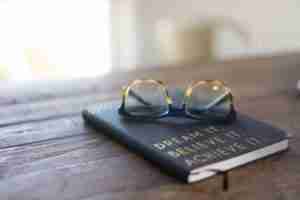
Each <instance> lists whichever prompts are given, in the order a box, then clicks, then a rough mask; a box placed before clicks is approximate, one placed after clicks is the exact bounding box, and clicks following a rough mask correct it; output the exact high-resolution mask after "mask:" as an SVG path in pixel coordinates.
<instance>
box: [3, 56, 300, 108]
mask: <svg viewBox="0 0 300 200" xmlns="http://www.w3.org/2000/svg"><path fill="white" fill-rule="evenodd" d="M299 60H300V57H299V53H298V52H295V53H289V54H280V55H274V56H261V57H250V58H241V59H235V60H231V61H225V62H216V63H211V64H202V65H200V66H172V67H168V66H165V67H153V68H147V69H138V70H135V71H130V72H114V73H112V74H109V75H106V76H103V77H97V78H89V79H80V80H69V81H38V82H37V81H35V82H26V83H15V82H11V83H10V82H5V83H3V84H0V106H8V105H17V104H22V103H32V102H37V101H44V100H50V99H52V100H54V99H57V98H65V97H77V96H82V95H86V96H89V95H91V94H95V93H105V92H108V91H113V90H119V88H120V87H121V86H122V85H124V84H126V83H128V81H129V80H133V79H136V78H155V79H160V80H164V81H166V82H172V83H174V82H175V83H176V82H178V80H180V79H181V80H185V81H184V83H186V84H188V83H189V82H190V81H191V80H198V79H223V80H226V81H227V82H229V83H231V82H232V83H234V81H232V80H236V81H237V82H248V81H252V82H253V83H254V82H256V83H260V84H261V86H262V87H265V86H266V85H265V84H266V83H268V82H269V83H271V82H272V81H273V83H274V84H275V85H276V84H277V85H279V87H280V85H285V84H282V83H292V86H295V80H296V79H297V78H298V77H297V74H299V69H298V68H299V67H297V66H299V62H300V61H299ZM258 72H259V73H258ZM295 72H298V73H295ZM171 74H172V75H171ZM282 74H286V75H287V74H288V77H289V78H287V76H281V75H282ZM280 76H281V77H280ZM277 77H279V78H281V79H282V78H283V79H282V80H278V79H277ZM274 80H276V81H274ZM270 81H271V82H270Z"/></svg>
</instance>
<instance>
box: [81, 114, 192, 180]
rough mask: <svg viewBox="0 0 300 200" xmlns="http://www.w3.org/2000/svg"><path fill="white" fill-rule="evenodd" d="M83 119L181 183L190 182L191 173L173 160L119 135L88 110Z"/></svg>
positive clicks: (123, 135)
mask: <svg viewBox="0 0 300 200" xmlns="http://www.w3.org/2000/svg"><path fill="white" fill-rule="evenodd" d="M82 117H83V119H84V120H85V122H86V123H87V124H88V125H90V126H92V127H93V128H95V129H96V130H99V131H102V132H103V133H104V134H106V135H107V136H109V137H112V138H113V139H115V140H117V141H119V142H120V143H122V144H124V145H126V146H127V147H128V148H129V149H130V150H132V151H133V152H137V153H138V154H140V155H141V156H143V157H144V158H145V159H146V160H149V161H151V162H152V163H154V164H158V165H159V166H160V168H161V169H162V170H164V171H165V172H166V173H168V174H170V175H173V176H175V177H177V178H178V179H180V180H181V181H184V182H186V183H187V182H188V176H189V171H187V170H185V169H182V168H180V167H179V166H174V165H172V164H171V163H173V162H172V160H168V159H167V158H165V157H164V156H162V155H161V154H160V153H158V152H156V151H154V150H152V149H150V148H146V147H145V146H144V145H142V144H140V143H138V142H136V141H135V140H134V139H133V138H131V137H130V136H128V135H126V136H125V134H118V133H121V132H122V131H121V130H118V128H116V127H112V126H110V125H109V124H108V123H106V122H105V121H101V120H100V119H99V118H97V119H96V118H95V117H93V115H91V114H90V113H89V112H88V111H86V110H84V111H83V112H82Z"/></svg>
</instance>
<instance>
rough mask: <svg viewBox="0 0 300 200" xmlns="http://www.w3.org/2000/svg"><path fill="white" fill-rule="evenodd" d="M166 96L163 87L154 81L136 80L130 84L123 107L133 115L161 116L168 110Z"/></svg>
mask: <svg viewBox="0 0 300 200" xmlns="http://www.w3.org/2000/svg"><path fill="white" fill-rule="evenodd" d="M166 96H167V94H166V91H165V89H164V87H163V86H162V85H160V84H159V83H157V82H156V81H152V80H144V81H138V82H136V83H134V84H133V85H131V86H130V88H129V91H128V96H127V98H126V99H125V107H124V108H125V111H126V112H127V113H128V114H130V115H133V116H145V117H157V116H161V115H163V114H165V113H167V112H168V110H169V106H168V103H167V101H166Z"/></svg>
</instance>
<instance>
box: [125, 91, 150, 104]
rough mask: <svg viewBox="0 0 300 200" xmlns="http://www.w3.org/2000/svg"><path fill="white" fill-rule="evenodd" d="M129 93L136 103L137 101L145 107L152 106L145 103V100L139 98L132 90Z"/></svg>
mask: <svg viewBox="0 0 300 200" xmlns="http://www.w3.org/2000/svg"><path fill="white" fill-rule="evenodd" d="M129 93H130V95H131V96H132V97H134V98H135V99H136V100H137V101H139V102H140V103H142V104H144V105H145V106H152V104H151V103H149V102H147V101H146V100H144V99H143V97H141V96H140V95H138V94H137V93H136V92H134V91H133V90H129Z"/></svg>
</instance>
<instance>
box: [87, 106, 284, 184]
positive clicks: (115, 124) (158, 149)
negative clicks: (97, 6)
mask: <svg viewBox="0 0 300 200" xmlns="http://www.w3.org/2000/svg"><path fill="white" fill-rule="evenodd" d="M82 116H83V118H84V119H85V121H86V123H87V124H88V125H91V126H92V127H94V128H96V129H97V130H99V131H101V133H105V134H107V135H109V136H111V137H112V138H114V139H116V140H117V141H119V142H121V143H123V144H125V145H126V146H127V147H128V148H129V149H131V150H132V151H134V152H136V153H138V154H140V155H141V156H143V157H144V158H146V159H147V160H150V161H152V162H154V163H156V164H157V165H159V166H160V167H161V168H162V169H163V170H164V171H166V172H168V173H170V174H172V175H174V176H176V177H177V178H179V179H181V180H183V181H185V182H194V181H197V180H198V179H199V180H200V179H202V178H199V177H198V178H197V177H194V178H191V174H193V173H195V172H197V171H200V172H201V169H205V167H207V166H211V167H213V168H222V169H223V170H229V169H231V168H234V167H236V166H240V165H242V164H246V163H248V162H250V161H253V160H256V159H259V158H262V157H265V156H267V155H270V154H273V153H276V152H278V151H283V150H285V149H287V146H288V143H287V136H286V134H285V132H284V131H282V130H280V129H278V128H274V127H272V126H270V125H268V124H266V123H263V122H259V121H257V120H254V119H252V118H250V117H247V116H245V115H242V114H238V115H237V120H236V121H235V122H234V123H231V124H227V125H226V124H212V123H203V122H199V121H197V120H192V119H186V118H163V119H159V120H152V121H149V120H148V121H143V120H138V121H136V120H131V119H126V118H124V117H122V116H120V115H119V114H118V103H113V102H111V103H106V104H105V103H104V104H102V105H100V106H99V107H96V108H90V109H86V110H84V111H83V112H82ZM282 141H285V143H284V144H282ZM276 145H277V146H276ZM266 147H268V148H266ZM251 152H253V153H252V154H251ZM244 155H245V156H244ZM243 156H244V157H243ZM233 158H236V159H233ZM243 159H244V161H243ZM225 161H228V162H225ZM214 164H216V165H214ZM203 172H204V171H203ZM210 175H212V174H210ZM210 175H208V176H210ZM208 176H207V177H208ZM203 178H204V177H203Z"/></svg>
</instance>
